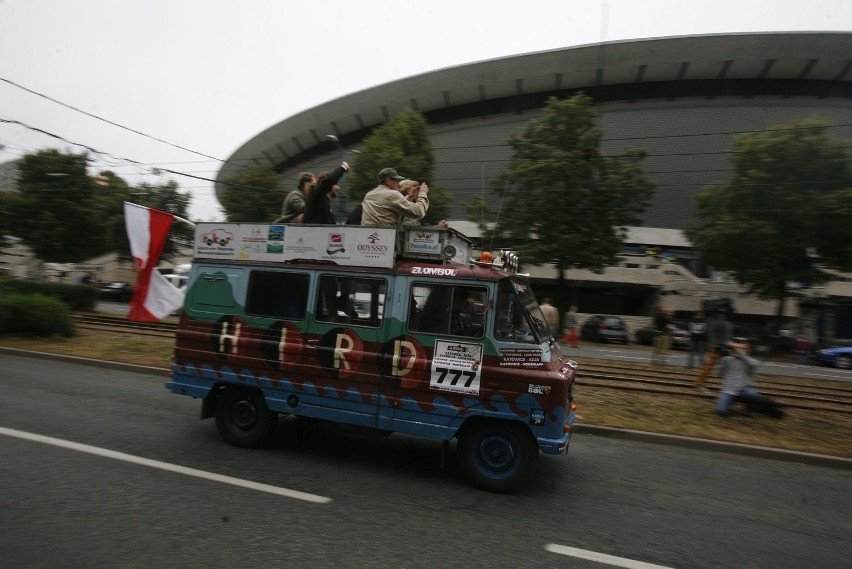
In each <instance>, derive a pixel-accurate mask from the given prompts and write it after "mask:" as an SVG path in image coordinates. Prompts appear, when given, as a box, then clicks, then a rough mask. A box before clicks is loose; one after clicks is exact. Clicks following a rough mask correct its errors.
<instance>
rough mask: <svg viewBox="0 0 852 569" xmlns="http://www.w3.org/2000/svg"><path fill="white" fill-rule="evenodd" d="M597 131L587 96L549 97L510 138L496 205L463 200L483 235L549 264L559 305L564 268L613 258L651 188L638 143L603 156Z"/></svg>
mask: <svg viewBox="0 0 852 569" xmlns="http://www.w3.org/2000/svg"><path fill="white" fill-rule="evenodd" d="M601 136H602V133H601V131H600V130H599V129H598V128H597V126H596V116H595V113H594V110H593V108H592V100H591V99H590V98H589V97H587V96H586V95H584V94H582V93H579V94H577V95H575V96H573V97H571V98H569V99H562V100H560V99H557V98H555V97H551V98H550V99H549V100H548V101H547V104H546V105H545V107H544V109H543V114H542V116H541V117H540V118H537V119H534V120H532V121H530V122H529V123H528V125H527V126H526V128H525V129H524V131H523V132H522V133H520V134H517V135H513V136H511V137H510V138H509V141H508V144H509V146H510V147H511V148H512V150H513V155H512V157H511V158H510V160H509V163H508V165H507V167H506V169H505V170H504V171H503V173H502V174H501V175H500V176H499V177H498V178H497V179H496V180H495V181H494V183H493V189H494V191H495V192H496V194H497V196H498V198H499V199H498V200H497V203H498V204H499V205H498V209H497V211H496V213H495V212H493V211H489V210H490V207H489V208H485V207H484V204H483V203H481V200H480V201H474V202H473V203H470V204H466V207H467V211H468V214H469V217H470V219H471V220H477V221H480V220H481V224H482V225H483V227H482V228H483V235H484V243H488V242H489V241H492V242H493V240H496V241H497V242H498V243H500V244H501V245H503V246H509V247H513V248H515V249H516V250H517V251H518V253H519V255H520V257H521V259H522V260H523V259H526V260H527V261H530V260H531V261H532V262H535V263H550V262H554V263H555V264H556V267H557V270H558V274H559V282H560V294H561V295H562V301H563V305H566V304H565V302H564V301H565V294H564V283H563V275H564V271H565V270H566V269H568V268H572V267H575V268H583V269H591V270H594V271H601V270H602V269H603V267H604V266H605V265H607V264H611V263H614V262H616V261H617V259H618V254H619V252H620V251H621V248H622V244H623V241H624V237H625V234H626V229H625V226H627V225H637V224H639V222H640V219H639V214H640V213H641V212H643V211H644V210H645V208H647V206H648V203H649V201H650V199H651V196H652V195H653V192H654V189H655V184H654V183H653V182H652V181H651V180H650V179H648V178H647V177H646V176H645V174H644V173H643V172H642V167H641V162H642V159H643V158H644V156H645V154H644V151H642V150H639V149H628V150H625V151H624V153H623V154H622V155H620V156H614V157H605V156H603V155H602V154H601V151H600V141H601ZM483 209H484V210H486V212H487V213H486V218H485V219H483V218H482V216H481V213H480V212H481V211H482V210H483ZM489 227H491V228H492V229H491V230H490V231H489Z"/></svg>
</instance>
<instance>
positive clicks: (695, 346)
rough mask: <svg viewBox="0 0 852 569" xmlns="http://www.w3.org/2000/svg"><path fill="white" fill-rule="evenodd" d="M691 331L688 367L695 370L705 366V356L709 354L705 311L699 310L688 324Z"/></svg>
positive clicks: (687, 358) (687, 359)
mask: <svg viewBox="0 0 852 569" xmlns="http://www.w3.org/2000/svg"><path fill="white" fill-rule="evenodd" d="M687 330H688V331H689V353H688V354H687V356H686V367H687V368H689V369H695V368H696V367H700V366H703V365H704V355H705V353H706V352H707V321H706V320H705V319H704V311H703V310H697V311H695V312H694V313H693V315H692V319H691V320H690V321H689V323H688V324H687Z"/></svg>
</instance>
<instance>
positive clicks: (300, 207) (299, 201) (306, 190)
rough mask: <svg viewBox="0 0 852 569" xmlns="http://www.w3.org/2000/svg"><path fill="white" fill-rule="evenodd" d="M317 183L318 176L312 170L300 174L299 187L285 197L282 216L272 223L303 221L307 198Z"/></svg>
mask: <svg viewBox="0 0 852 569" xmlns="http://www.w3.org/2000/svg"><path fill="white" fill-rule="evenodd" d="M316 185H317V177H316V175H315V174H313V173H312V172H302V173H301V174H299V183H298V185H297V186H296V188H297V189H295V190H293V191H292V192H290V193H289V194H287V197H286V198H284V206H283V207H282V208H281V217H279V218H278V219H276V220H275V221H273V222H272V223H302V218H303V217H304V212H305V198H307V197H308V194H310V191H311V190H312V189H313V188H314V186H316Z"/></svg>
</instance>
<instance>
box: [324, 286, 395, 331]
mask: <svg viewBox="0 0 852 569" xmlns="http://www.w3.org/2000/svg"><path fill="white" fill-rule="evenodd" d="M386 292H387V281H385V280H384V279H375V278H362V277H355V276H348V275H344V276H337V275H334V276H332V275H322V276H320V279H319V294H317V303H316V309H315V310H314V319H315V320H316V321H318V322H342V323H345V324H353V325H360V326H370V327H373V328H378V327H379V326H381V325H382V315H383V313H384V307H385V293H386Z"/></svg>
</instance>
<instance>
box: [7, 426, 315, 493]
mask: <svg viewBox="0 0 852 569" xmlns="http://www.w3.org/2000/svg"><path fill="white" fill-rule="evenodd" d="M0 435H6V436H7V437H15V438H18V439H23V440H26V441H32V442H36V443H42V444H46V445H52V446H56V447H61V448H65V449H69V450H74V451H77V452H85V453H88V454H94V455H97V456H102V457H105V458H111V459H113V460H122V461H124V462H130V463H132V464H139V465H141V466H149V467H151V468H157V469H159V470H165V471H167V472H174V473H176V474H183V475H184V476H194V477H195V478H202V479H204V480H211V481H213V482H221V483H222V484H230V485H232V486H239V487H240V488H247V489H248V490H257V491H258V492H267V493H269V494H275V495H277V496H284V497H285V498H293V499H295V500H302V501H305V502H312V503H314V504H328V503H329V502H331V498H326V497H325V496H317V495H316V494H308V493H307V492H299V491H298V490H290V489H288V488H280V487H278V486H271V485H269V484H261V483H260V482H252V481H251V480H243V479H241V478H234V477H232V476H225V475H223V474H215V473H213V472H206V471H204V470H196V469H195V468H187V467H186V466H179V465H177V464H169V463H168V462H160V461H159V460H152V459H150V458H142V457H141V456H134V455H132V454H126V453H123V452H117V451H114V450H108V449H104V448H100V447H95V446H90V445H84V444H80V443H74V442H71V441H66V440H62V439H55V438H53V437H45V436H43V435H36V434H34V433H28V432H26V431H18V430H15V429H7V428H5V427H0Z"/></svg>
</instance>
